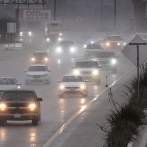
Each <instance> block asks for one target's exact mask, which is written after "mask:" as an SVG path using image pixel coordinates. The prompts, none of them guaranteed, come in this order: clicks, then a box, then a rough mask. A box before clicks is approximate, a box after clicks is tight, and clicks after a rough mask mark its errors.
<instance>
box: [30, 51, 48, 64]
mask: <svg viewBox="0 0 147 147" xmlns="http://www.w3.org/2000/svg"><path fill="white" fill-rule="evenodd" d="M31 64H46V65H48V64H49V55H48V52H47V51H35V52H34V53H33V55H32V56H31Z"/></svg>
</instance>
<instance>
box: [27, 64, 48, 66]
mask: <svg viewBox="0 0 147 147" xmlns="http://www.w3.org/2000/svg"><path fill="white" fill-rule="evenodd" d="M30 66H46V65H45V64H32V65H30Z"/></svg>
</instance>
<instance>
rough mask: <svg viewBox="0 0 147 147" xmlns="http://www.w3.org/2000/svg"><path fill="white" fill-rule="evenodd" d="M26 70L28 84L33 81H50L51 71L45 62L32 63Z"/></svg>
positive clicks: (47, 82)
mask: <svg viewBox="0 0 147 147" xmlns="http://www.w3.org/2000/svg"><path fill="white" fill-rule="evenodd" d="M25 72H26V84H27V83H31V82H44V83H46V84H49V83H50V80H51V71H50V70H49V69H48V67H47V66H46V65H44V64H34V65H30V67H29V69H28V70H27V71H25Z"/></svg>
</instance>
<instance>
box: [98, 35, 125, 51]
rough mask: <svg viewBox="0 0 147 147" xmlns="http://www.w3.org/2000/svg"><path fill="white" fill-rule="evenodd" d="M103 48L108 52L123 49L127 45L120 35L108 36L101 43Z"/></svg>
mask: <svg viewBox="0 0 147 147" xmlns="http://www.w3.org/2000/svg"><path fill="white" fill-rule="evenodd" d="M100 43H101V45H102V47H103V48H104V49H108V50H115V49H123V47H124V46H125V45H126V43H125V42H123V39H122V38H121V37H120V35H108V36H107V38H105V39H104V40H101V41H100Z"/></svg>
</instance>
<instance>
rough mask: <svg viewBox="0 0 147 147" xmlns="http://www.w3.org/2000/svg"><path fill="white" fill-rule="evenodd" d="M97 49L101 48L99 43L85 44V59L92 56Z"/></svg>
mask: <svg viewBox="0 0 147 147" xmlns="http://www.w3.org/2000/svg"><path fill="white" fill-rule="evenodd" d="M99 50H103V48H102V46H101V44H100V43H95V44H91V43H89V44H87V45H86V47H85V59H86V60H87V59H91V58H93V57H94V56H95V54H96V53H97V52H98V51H99Z"/></svg>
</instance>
